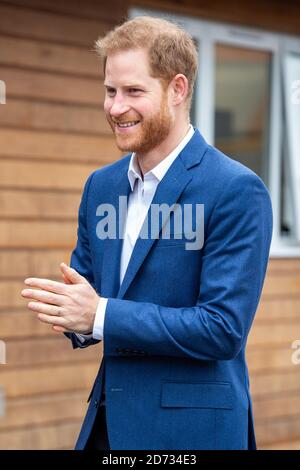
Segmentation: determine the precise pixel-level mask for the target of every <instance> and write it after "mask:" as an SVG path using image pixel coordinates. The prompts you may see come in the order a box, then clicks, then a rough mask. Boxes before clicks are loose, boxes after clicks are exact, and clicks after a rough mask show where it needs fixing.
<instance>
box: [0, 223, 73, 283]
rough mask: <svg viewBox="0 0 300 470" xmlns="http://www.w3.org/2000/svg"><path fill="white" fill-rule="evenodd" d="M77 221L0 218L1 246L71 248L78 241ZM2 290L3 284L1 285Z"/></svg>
mask: <svg viewBox="0 0 300 470" xmlns="http://www.w3.org/2000/svg"><path fill="white" fill-rule="evenodd" d="M76 234H77V223H75V222H66V221H64V222H59V225H58V223H57V222H48V221H36V220H31V221H19V220H16V221H14V222H13V223H12V222H11V221H1V220H0V247H1V248H6V247H8V248H10V247H13V248H18V247H37V248H42V247H45V248H66V249H67V248H70V247H72V246H74V245H75V243H76V236H77V235H76ZM0 290H1V285H0Z"/></svg>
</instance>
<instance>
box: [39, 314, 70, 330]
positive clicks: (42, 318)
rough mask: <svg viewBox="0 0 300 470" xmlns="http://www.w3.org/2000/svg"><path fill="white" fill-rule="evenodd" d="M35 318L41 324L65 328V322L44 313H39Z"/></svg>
mask: <svg viewBox="0 0 300 470" xmlns="http://www.w3.org/2000/svg"><path fill="white" fill-rule="evenodd" d="M37 317H38V319H39V320H40V321H41V322H43V323H47V324H48V325H57V326H61V327H63V328H66V320H65V319H64V318H61V317H55V316H53V315H46V314H45V313H39V314H38V316H37Z"/></svg>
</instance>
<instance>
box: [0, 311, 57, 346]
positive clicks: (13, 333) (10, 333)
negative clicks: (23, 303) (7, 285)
mask: <svg viewBox="0 0 300 470" xmlns="http://www.w3.org/2000/svg"><path fill="white" fill-rule="evenodd" d="M11 303H12V302H11ZM11 303H10V304H11ZM0 320H1V339H2V340H4V341H7V340H9V339H11V338H38V337H43V338H46V337H48V338H54V337H55V336H56V333H55V332H54V331H53V330H51V329H49V326H48V325H46V324H45V323H42V322H40V321H38V320H37V319H36V317H35V315H34V314H32V313H31V312H30V311H29V310H28V309H27V308H26V307H23V309H21V310H16V309H12V305H10V306H8V307H7V308H6V309H5V308H4V309H3V310H2V311H1V313H0Z"/></svg>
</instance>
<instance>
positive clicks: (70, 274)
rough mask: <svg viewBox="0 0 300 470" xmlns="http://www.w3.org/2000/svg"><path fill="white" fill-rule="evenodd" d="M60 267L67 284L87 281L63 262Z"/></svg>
mask: <svg viewBox="0 0 300 470" xmlns="http://www.w3.org/2000/svg"><path fill="white" fill-rule="evenodd" d="M60 269H61V272H62V275H63V278H64V280H65V282H66V281H67V282H68V283H69V284H82V283H86V282H87V281H86V279H85V278H84V277H83V276H81V275H80V274H79V273H78V272H77V271H76V270H75V269H73V268H71V267H70V266H68V265H66V264H65V263H61V264H60Z"/></svg>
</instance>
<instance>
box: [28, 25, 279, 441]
mask: <svg viewBox="0 0 300 470" xmlns="http://www.w3.org/2000/svg"><path fill="white" fill-rule="evenodd" d="M97 50H98V52H99V53H100V55H101V57H102V60H103V64H104V71H105V83H104V84H105V87H106V97H105V103H104V109H105V113H106V116H107V119H108V122H109V124H110V126H111V128H112V130H113V132H114V135H115V138H116V142H117V145H118V147H119V148H120V149H121V150H122V151H125V152H130V153H129V155H127V156H125V157H124V158H122V159H121V160H120V161H118V162H116V163H114V164H112V165H109V166H107V167H105V168H102V169H100V170H97V171H95V172H94V173H93V174H92V175H91V176H90V177H89V179H88V181H87V183H86V185H85V189H84V192H83V197H82V201H81V205H80V209H79V228H78V242H77V246H76V248H75V250H74V251H73V254H72V258H71V266H72V268H70V267H68V266H66V265H64V264H62V265H61V270H62V273H63V279H64V282H63V283H59V282H53V281H50V280H43V279H28V280H26V281H25V282H26V284H27V289H25V291H23V295H24V296H25V297H28V298H31V299H34V300H35V302H30V303H29V308H30V309H32V310H34V311H36V312H38V318H39V319H40V320H41V321H43V322H46V323H49V324H50V325H52V328H53V329H54V330H55V331H58V332H64V333H66V334H67V335H68V336H69V337H70V338H71V340H72V343H73V347H74V348H76V347H86V346H89V345H92V344H94V343H95V342H98V341H99V340H102V339H103V346H104V356H103V360H102V363H101V366H100V369H99V373H98V375H97V377H96V380H95V383H94V386H93V389H92V392H91V395H90V403H89V408H88V411H87V414H86V417H85V420H84V423H83V426H82V430H81V433H80V436H79V439H78V442H77V447H76V448H77V449H83V448H97V449H109V448H111V449H155V450H156V449H169V450H172V449H253V448H255V437H254V431H253V418H252V407H251V399H250V394H249V381H248V373H247V366H246V362H245V346H246V340H247V336H248V333H249V330H250V327H251V324H252V321H253V317H254V314H255V311H256V309H257V305H258V302H259V298H260V294H261V289H262V286H263V281H264V277H265V271H266V266H267V261H268V254H269V247H270V241H271V233H272V211H271V203H270V198H269V195H268V192H267V190H266V188H265V186H264V184H263V183H262V181H261V180H260V179H259V178H258V176H256V175H255V174H254V173H253V172H252V171H251V170H249V169H247V168H246V167H244V166H243V165H241V164H240V163H238V162H236V161H234V160H231V159H230V158H228V157H226V156H225V155H224V154H222V153H221V152H219V151H218V150H217V149H215V148H213V147H211V146H209V145H208V144H207V143H206V142H205V141H204V139H203V138H202V136H201V135H200V133H199V131H198V130H194V128H193V127H192V126H191V125H190V123H189V108H190V103H191V97H192V92H193V85H194V81H195V77H196V70H197V53H196V49H195V46H194V44H193V41H192V39H191V38H190V37H189V36H188V35H187V34H186V33H185V32H184V31H183V30H182V29H181V28H179V27H178V26H176V25H175V24H172V23H169V22H167V21H164V20H161V19H156V18H147V17H140V18H137V19H134V20H131V21H128V22H126V23H124V24H123V25H121V26H120V27H118V28H116V29H115V30H113V31H111V32H110V33H109V34H108V35H107V36H106V37H105V38H103V39H101V40H99V41H98V42H97ZM132 152H133V153H132ZM124 202H126V204H127V207H126V210H124ZM162 205H164V207H167V208H170V210H169V213H166V212H165V213H164V214H160V216H161V217H160V218H159V221H158V222H157V221H155V220H154V219H153V220H151V223H152V225H151V224H150V225H151V230H152V228H153V227H154V229H153V232H152V231H151V233H150V229H149V225H148V219H149V217H148V215H149V214H150V212H151V210H152V208H153V207H157V206H158V207H159V208H161V207H162ZM189 207H192V208H193V210H194V209H195V210H194V213H195V211H196V215H197V214H198V215H197V217H196V219H195V217H194V218H193V217H192V218H191V220H189V222H190V225H188V224H187V225H184V224H183V225H182V224H180V222H182V220H181V218H182V217H183V216H184V215H185V214H186V213H187V212H185V209H186V208H189ZM199 207H204V213H203V212H201V211H199V212H197V208H199ZM111 208H113V211H111ZM174 208H175V209H176V210H177V215H178V211H179V213H180V217H179V218H178V217H177V215H176V210H175V209H174ZM173 209H174V210H173ZM114 211H115V214H118V217H119V219H118V220H121V222H120V224H118V226H117V229H116V232H115V231H114V229H113V228H112V226H111V219H112V217H108V213H110V216H111V215H114ZM180 211H181V212H180ZM124 214H125V215H124ZM199 214H202V215H203V220H201V223H200V224H199V220H198V219H199V217H200V216H199ZM151 215H152V213H151ZM122 221H123V222H122ZM156 222H157V223H156ZM184 222H186V221H184ZM105 225H106V235H107V236H106V237H105V236H104V235H105V227H104V226H105ZM168 225H169V227H168V229H169V234H168V230H165V227H166V226H168ZM185 227H189V230H185ZM197 230H198V232H199V233H200V232H201V233H202V234H203V237H202V241H201V240H200V243H199V237H198V238H197ZM149 234H150V235H151V236H149ZM166 234H167V235H166ZM191 234H192V235H195V237H196V242H197V243H195V244H194V245H193V243H191ZM35 287H37V288H39V290H34V288H35Z"/></svg>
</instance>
